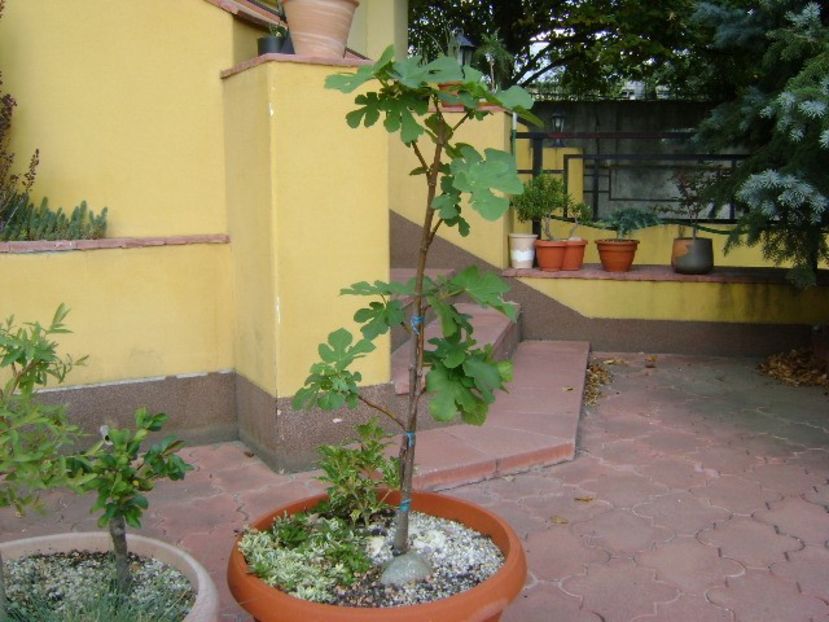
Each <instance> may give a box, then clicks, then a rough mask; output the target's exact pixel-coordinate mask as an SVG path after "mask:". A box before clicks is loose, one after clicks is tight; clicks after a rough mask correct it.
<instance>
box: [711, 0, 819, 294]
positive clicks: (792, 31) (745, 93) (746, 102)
mask: <svg viewBox="0 0 829 622" xmlns="http://www.w3.org/2000/svg"><path fill="white" fill-rule="evenodd" d="M697 18H698V20H699V21H700V22H703V23H707V24H709V25H710V26H712V27H714V29H715V31H714V37H713V45H714V46H715V47H717V48H719V49H721V50H722V51H723V53H734V54H737V55H744V54H746V53H747V52H753V53H755V54H756V51H757V50H764V52H763V54H762V56H761V57H760V58H759V59H757V62H756V63H755V65H754V72H753V74H754V75H753V76H751V78H750V79H749V80H746V82H745V83H744V84H742V85H741V88H740V89H739V91H738V96H737V97H736V98H734V99H732V100H731V101H728V102H726V103H724V104H722V105H720V106H718V107H717V108H715V109H714V110H713V111H712V113H711V115H710V116H709V117H708V119H706V120H705V121H704V122H703V124H702V125H701V126H700V128H699V132H698V135H697V139H698V140H699V141H700V142H701V143H703V144H704V146H705V147H706V148H708V149H710V150H722V149H729V148H733V147H734V146H738V147H742V148H745V149H746V151H747V152H748V153H749V156H748V158H747V159H746V160H744V161H743V162H741V163H740V165H739V166H738V167H737V169H736V170H735V172H734V174H733V175H731V176H730V177H727V178H723V179H720V180H718V181H717V183H716V184H714V187H713V188H711V190H712V192H713V193H714V194H715V195H717V196H719V197H721V198H725V197H728V196H733V197H735V198H736V199H737V201H738V203H739V204H740V205H741V207H742V208H743V209H744V216H743V217H742V218H741V220H740V222H739V223H738V226H737V227H736V228H735V230H734V233H733V234H732V236H731V238H730V240H729V244H728V247H727V248H730V247H733V246H734V245H738V244H748V245H756V244H761V245H762V249H763V253H764V255H765V256H766V258H768V259H770V260H772V261H774V262H775V263H778V264H780V263H784V262H791V263H792V265H793V268H792V270H791V271H790V272H789V274H788V278H789V280H790V281H791V282H792V283H794V284H795V285H797V286H799V287H808V286H810V285H814V283H815V280H816V270H817V266H818V263H819V262H820V261H821V260H827V259H829V248H827V242H826V235H827V233H829V175H828V174H827V171H829V26H827V15H825V14H822V13H821V7H820V5H818V4H817V3H815V2H805V1H803V0H764V1H763V2H760V3H759V4H757V5H755V6H754V8H752V9H750V10H747V9H746V8H744V7H736V6H734V5H733V4H731V3H729V2H726V1H721V2H717V3H711V2H703V3H701V4H700V7H699V9H698V11H697Z"/></svg>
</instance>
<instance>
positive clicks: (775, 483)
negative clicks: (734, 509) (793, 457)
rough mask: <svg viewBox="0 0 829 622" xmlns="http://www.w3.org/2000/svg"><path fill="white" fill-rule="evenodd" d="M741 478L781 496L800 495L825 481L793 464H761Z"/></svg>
mask: <svg viewBox="0 0 829 622" xmlns="http://www.w3.org/2000/svg"><path fill="white" fill-rule="evenodd" d="M742 477H744V478H745V479H747V480H751V481H753V482H757V483H758V484H760V485H761V486H763V487H765V488H768V489H769V490H774V491H775V492H778V493H780V494H782V495H801V494H803V493H805V492H808V491H809V490H811V489H812V487H813V486H818V485H820V484H823V483H825V481H826V480H825V478H823V477H821V476H819V475H816V474H810V473H807V471H806V469H805V468H804V467H802V466H798V465H795V464H761V465H759V466H756V467H754V468H753V469H751V470H750V471H748V472H746V473H743V475H742Z"/></svg>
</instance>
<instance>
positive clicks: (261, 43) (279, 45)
mask: <svg viewBox="0 0 829 622" xmlns="http://www.w3.org/2000/svg"><path fill="white" fill-rule="evenodd" d="M285 43H286V40H285V38H284V37H274V36H271V35H267V36H265V37H259V38H258V39H257V40H256V49H257V51H258V52H259V56H262V54H276V53H281V54H284V53H286V50H285V47H286V46H285Z"/></svg>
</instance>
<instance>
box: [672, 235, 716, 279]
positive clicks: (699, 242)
mask: <svg viewBox="0 0 829 622" xmlns="http://www.w3.org/2000/svg"><path fill="white" fill-rule="evenodd" d="M671 266H672V267H673V269H674V272H678V273H679V274H708V273H709V272H711V270H713V269H714V249H713V247H712V244H711V238H676V239H675V240H674V245H673V249H672V252H671Z"/></svg>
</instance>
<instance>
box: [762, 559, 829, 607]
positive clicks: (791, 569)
mask: <svg viewBox="0 0 829 622" xmlns="http://www.w3.org/2000/svg"><path fill="white" fill-rule="evenodd" d="M771 571H772V573H773V574H775V575H777V576H778V577H783V578H785V579H788V580H790V581H795V582H797V585H798V587H799V588H800V590H801V591H802V592H803V593H804V594H809V595H811V596H817V597H818V598H821V599H823V600H825V601H827V602H829V549H827V548H826V547H823V546H807V547H806V548H804V549H803V550H802V551H795V552H794V553H789V554H788V555H787V560H786V561H783V562H778V563H776V564H774V565H772V567H771Z"/></svg>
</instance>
